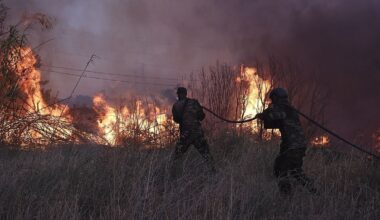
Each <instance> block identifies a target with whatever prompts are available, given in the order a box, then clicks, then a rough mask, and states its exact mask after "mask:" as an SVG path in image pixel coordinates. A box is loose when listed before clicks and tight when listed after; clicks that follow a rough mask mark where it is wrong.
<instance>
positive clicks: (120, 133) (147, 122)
mask: <svg viewBox="0 0 380 220" xmlns="http://www.w3.org/2000/svg"><path fill="white" fill-rule="evenodd" d="M93 104H94V109H95V111H96V112H98V114H99V118H98V130H99V133H100V135H101V136H102V137H103V138H104V139H105V140H106V141H107V144H109V145H112V146H113V145H118V144H121V142H123V140H122V139H123V138H130V137H135V138H139V139H146V138H148V137H149V136H151V135H159V134H161V133H162V132H164V131H165V128H164V127H163V126H162V125H164V124H165V122H166V121H167V116H166V114H165V113H164V112H163V111H161V109H160V108H159V107H157V106H155V105H153V104H151V103H149V104H147V107H146V108H144V107H143V106H144V105H143V102H142V101H141V100H136V101H135V102H134V105H132V107H128V106H126V105H121V106H119V107H114V106H112V105H111V104H110V103H108V102H107V101H106V99H105V97H104V95H103V94H99V95H96V96H94V98H93Z"/></svg>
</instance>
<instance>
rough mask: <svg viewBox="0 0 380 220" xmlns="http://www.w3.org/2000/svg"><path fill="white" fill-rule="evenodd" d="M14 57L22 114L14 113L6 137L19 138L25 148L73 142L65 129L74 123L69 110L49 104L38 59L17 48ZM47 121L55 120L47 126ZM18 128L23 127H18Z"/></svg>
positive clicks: (28, 51) (25, 48)
mask: <svg viewBox="0 0 380 220" xmlns="http://www.w3.org/2000/svg"><path fill="white" fill-rule="evenodd" d="M14 54H18V56H17V58H14V59H12V60H13V61H14V63H13V64H12V65H13V68H14V70H15V72H14V73H15V74H16V76H17V79H18V80H17V84H16V85H15V88H17V89H18V91H19V92H20V93H19V94H21V95H19V96H18V98H20V99H19V101H17V103H18V104H19V109H22V111H19V110H12V111H17V113H16V112H14V114H15V115H17V116H15V117H13V118H11V120H14V121H13V122H12V121H9V122H7V123H8V124H9V125H8V129H7V130H8V134H4V135H5V139H6V140H8V139H14V135H15V134H17V135H19V137H18V139H20V140H21V141H20V142H21V143H20V144H21V145H26V144H27V143H25V141H26V140H27V141H26V142H28V143H30V142H34V143H38V144H48V143H49V142H50V141H52V140H53V139H54V140H57V139H61V140H63V139H65V140H68V139H70V138H71V135H72V132H71V131H70V130H69V129H67V128H64V127H65V126H63V125H64V124H71V122H72V117H71V116H70V114H69V108H67V107H66V106H65V105H62V104H55V105H51V106H50V105H48V104H47V102H46V100H45V99H44V97H43V94H42V88H41V73H40V71H39V70H38V69H37V68H36V66H37V63H38V61H37V58H36V55H35V54H34V52H33V51H32V49H31V48H28V47H24V48H18V49H17V50H16V51H15V52H14ZM31 117H34V118H31ZM47 118H51V119H52V120H51V121H49V123H46V120H48V119H47ZM17 120H18V123H16V121H17ZM28 120H29V122H27V121H28ZM19 124H24V125H22V126H21V125H20V126H19V127H17V125H19ZM16 138H17V137H16ZM33 139H34V141H33Z"/></svg>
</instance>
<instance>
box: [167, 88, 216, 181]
mask: <svg viewBox="0 0 380 220" xmlns="http://www.w3.org/2000/svg"><path fill="white" fill-rule="evenodd" d="M177 96H178V101H177V102H176V103H174V105H173V108H172V113H173V119H174V121H175V122H176V123H178V124H179V130H180V138H179V141H178V143H177V145H176V147H175V151H174V155H173V164H172V166H173V167H172V176H177V173H178V170H182V169H181V168H182V166H181V163H182V161H181V157H182V156H183V155H184V154H185V153H186V151H187V150H188V149H189V147H190V146H191V145H194V147H195V148H196V149H197V150H198V152H199V153H200V154H201V155H202V157H203V158H204V160H205V161H206V163H207V165H208V167H209V168H210V170H211V171H212V172H215V167H214V160H213V157H212V156H211V154H210V150H209V145H208V143H207V141H206V139H205V137H204V134H203V130H202V127H201V121H202V120H203V119H204V118H205V113H204V112H203V109H202V106H201V105H200V104H199V102H198V101H197V100H196V99H190V98H188V97H187V89H186V88H184V87H179V88H178V89H177Z"/></svg>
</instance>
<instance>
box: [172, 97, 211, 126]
mask: <svg viewBox="0 0 380 220" xmlns="http://www.w3.org/2000/svg"><path fill="white" fill-rule="evenodd" d="M172 114H173V120H174V121H175V122H176V123H178V124H179V125H180V131H181V132H182V131H185V130H186V131H194V130H198V129H200V128H201V123H200V122H201V121H202V120H203V119H204V118H205V113H204V112H203V109H202V106H201V105H200V104H199V102H198V101H197V100H196V99H189V98H186V99H182V100H178V101H177V102H176V103H174V105H173V108H172Z"/></svg>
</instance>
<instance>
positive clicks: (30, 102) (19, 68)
mask: <svg viewBox="0 0 380 220" xmlns="http://www.w3.org/2000/svg"><path fill="white" fill-rule="evenodd" d="M20 57H21V59H20V60H19V61H18V62H17V63H16V74H17V75H18V76H19V77H20V82H19V87H20V89H21V90H22V92H23V93H24V94H25V95H26V103H27V109H28V110H29V111H30V112H38V113H40V114H42V115H52V116H56V117H61V116H62V115H65V116H66V117H64V118H63V119H64V120H67V121H71V117H70V116H69V115H67V114H68V112H69V108H67V106H65V105H62V104H56V105H54V106H48V104H47V103H46V102H45V100H44V98H43V95H42V88H41V72H40V71H39V70H38V69H37V68H36V65H37V58H36V55H35V54H34V53H33V51H32V49H31V48H21V49H20Z"/></svg>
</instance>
